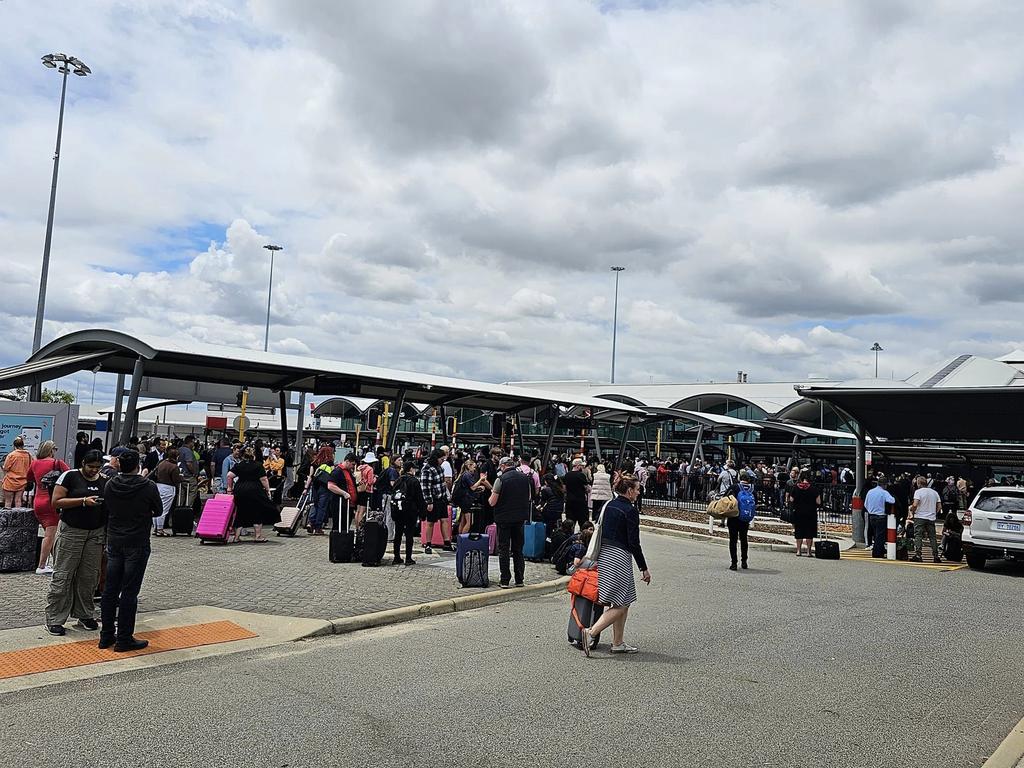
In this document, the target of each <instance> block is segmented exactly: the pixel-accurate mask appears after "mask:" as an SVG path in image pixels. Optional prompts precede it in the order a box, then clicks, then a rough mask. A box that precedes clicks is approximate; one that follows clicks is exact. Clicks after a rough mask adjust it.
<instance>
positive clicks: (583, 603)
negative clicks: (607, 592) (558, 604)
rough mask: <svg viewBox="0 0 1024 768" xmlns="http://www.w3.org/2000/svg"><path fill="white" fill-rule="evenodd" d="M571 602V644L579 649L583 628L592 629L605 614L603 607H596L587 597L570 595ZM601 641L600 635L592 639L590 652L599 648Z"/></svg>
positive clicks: (569, 632)
mask: <svg viewBox="0 0 1024 768" xmlns="http://www.w3.org/2000/svg"><path fill="white" fill-rule="evenodd" d="M570 597H571V598H572V599H571V600H570V601H569V630H568V634H569V644H570V645H572V646H574V647H576V648H579V647H581V644H582V642H583V627H592V626H594V622H595V621H597V620H598V619H599V618H601V614H602V613H604V606H603V605H596V604H595V603H592V602H591V601H590V600H587V598H585V597H580V596H579V595H570ZM600 641H601V635H600V633H598V634H597V635H594V636H593V637H591V638H590V650H594V649H595V648H597V645H598V643H599V642H600Z"/></svg>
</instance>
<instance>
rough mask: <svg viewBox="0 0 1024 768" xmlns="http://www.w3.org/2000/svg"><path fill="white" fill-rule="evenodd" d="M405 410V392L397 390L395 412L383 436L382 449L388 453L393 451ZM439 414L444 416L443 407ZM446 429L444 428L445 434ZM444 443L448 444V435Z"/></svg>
mask: <svg viewBox="0 0 1024 768" xmlns="http://www.w3.org/2000/svg"><path fill="white" fill-rule="evenodd" d="M403 408H405V390H404V389H400V390H398V394H396V395H395V412H394V413H393V414H392V415H391V421H390V422H389V423H388V433H387V434H386V435H384V447H385V448H386V449H387V450H389V451H394V450H395V438H396V437H398V420H399V419H400V418H402V409H403ZM441 413H442V414H444V406H443V405H442V406H441ZM447 431H448V427H447V426H446V427H445V432H446V433H447ZM444 441H445V443H446V444H447V443H448V435H447V434H445V436H444Z"/></svg>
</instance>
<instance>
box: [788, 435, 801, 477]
mask: <svg viewBox="0 0 1024 768" xmlns="http://www.w3.org/2000/svg"><path fill="white" fill-rule="evenodd" d="M799 442H800V435H793V445H796V444H797V443H799ZM796 458H797V457H796V448H794V449H793V452H792V453H791V454H789V459H787V460H786V471H787V472H789V470H791V469H792V468H793V462H794V461H796Z"/></svg>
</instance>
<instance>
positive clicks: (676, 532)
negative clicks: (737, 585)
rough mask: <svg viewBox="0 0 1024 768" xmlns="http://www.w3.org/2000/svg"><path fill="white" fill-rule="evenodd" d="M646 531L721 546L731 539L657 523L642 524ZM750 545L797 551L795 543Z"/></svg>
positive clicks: (752, 547)
mask: <svg viewBox="0 0 1024 768" xmlns="http://www.w3.org/2000/svg"><path fill="white" fill-rule="evenodd" d="M640 527H641V528H642V529H643V530H644V533H660V534H661V535H663V536H674V537H675V538H677V539H697V540H698V541H710V542H712V543H713V544H718V545H720V546H728V545H729V540H728V539H724V538H722V537H720V536H710V535H708V534H706V533H696V532H695V531H684V530H681V529H674V528H659V527H658V526H655V525H642V524H641V526H640ZM748 547H749V548H750V549H753V550H760V551H762V552H768V551H770V552H795V551H796V545H795V544H782V543H779V544H763V543H761V542H759V541H752V542H750V543H749V544H748Z"/></svg>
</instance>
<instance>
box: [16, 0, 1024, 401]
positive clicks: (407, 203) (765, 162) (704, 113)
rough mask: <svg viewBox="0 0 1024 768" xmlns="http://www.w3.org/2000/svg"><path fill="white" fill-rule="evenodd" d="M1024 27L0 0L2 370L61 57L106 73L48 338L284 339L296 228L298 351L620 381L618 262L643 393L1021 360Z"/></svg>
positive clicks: (932, 17)
mask: <svg viewBox="0 0 1024 768" xmlns="http://www.w3.org/2000/svg"><path fill="white" fill-rule="evenodd" d="M1022 32H1024V4H1021V3H1019V2H1017V1H1016V0H1006V1H1005V2H1000V1H999V0H991V1H987V2H986V1H983V0H928V2H924V1H923V0H921V1H920V2H911V1H909V0H907V1H904V0H850V1H849V2H839V1H838V0H837V1H836V2H822V1H821V0H775V1H774V2H753V1H740V0H736V1H735V2H718V1H708V2H692V1H684V0H680V1H679V2H652V1H650V0H648V1H647V2H587V1H586V0H554V1H552V0H538V1H537V2H526V1H524V2H512V1H511V0H509V1H507V2H500V1H494V2H487V1H483V2H472V3H470V2H461V0H389V1H388V2H376V1H371V0H348V1H347V2H338V1H337V0H287V2H286V1H285V0H250V2H241V1H240V2H212V1H211V0H166V1H165V2H159V1H157V0H126V1H125V2H113V1H112V0H87V1H85V2H79V3H67V2H54V1H51V0H6V1H5V2H2V3H0V72H2V76H0V103H2V104H3V110H2V111H0V180H2V183H0V233H2V242H3V248H4V256H3V258H4V260H5V264H6V267H7V268H6V270H5V272H6V274H5V279H6V286H5V290H4V298H5V300H4V301H3V302H0V322H2V325H3V328H4V329H5V333H4V334H2V336H0V362H2V363H4V364H9V363H12V362H16V361H20V360H23V359H24V357H25V356H26V354H27V353H28V350H29V347H30V342H31V335H32V322H33V316H34V311H35V300H36V293H37V290H38V278H39V264H40V257H41V251H42V244H43V235H44V229H45V217H46V207H47V196H48V193H49V181H50V172H51V161H52V152H53V140H54V132H55V127H56V118H57V106H58V97H59V87H60V82H59V76H58V75H56V74H55V73H54V72H53V71H52V70H47V69H45V68H44V67H42V66H41V64H40V63H39V57H40V56H41V55H42V54H44V53H48V52H56V51H64V52H67V53H69V54H72V55H75V56H78V57H79V58H81V59H82V60H83V61H85V62H86V63H87V64H88V65H89V66H90V67H91V68H92V70H93V72H94V75H93V76H91V77H88V78H72V79H71V80H70V81H69V84H68V86H69V96H68V107H67V114H66V119H65V136H64V147H63V152H62V158H61V174H60V185H59V191H58V198H57V217H56V226H55V233H54V244H53V257H52V264H51V273H50V293H49V297H48V303H47V321H46V327H45V333H44V339H49V338H53V337H54V336H56V335H57V334H59V333H63V332H66V331H68V330H72V329H75V328H82V327H90V326H100V327H115V328H121V329H126V330H130V331H136V332H139V333H146V334H156V335H169V336H174V337H176V338H179V339H188V338H193V339H199V340H203V341H212V342H217V343H226V344H231V345H235V346H243V347H251V348H254V349H255V348H261V347H262V342H263V322H264V313H265V311H266V304H265V302H266V292H267V279H268V272H269V260H268V258H267V251H265V250H263V249H262V246H263V245H264V244H266V243H269V242H274V243H279V244H281V245H282V246H284V250H283V251H282V252H281V253H280V255H279V257H278V261H277V265H278V268H277V269H276V270H275V274H274V300H273V311H272V320H271V324H272V325H271V341H270V345H271V349H273V350H275V351H279V352H288V353H295V354H315V355H318V356H324V357H333V358H337V359H343V360H352V361H359V362H368V363H376V364H382V365H389V366H394V367H401V368H409V369H413V370H423V371H430V372H434V373H445V374H452V375H458V376H468V377H474V378H484V379H489V380H496V381H502V380H517V379H567V378H586V379H592V380H595V381H599V380H607V377H608V372H609V370H608V369H609V361H610V347H611V343H610V342H611V326H612V323H611V317H612V290H613V278H612V275H611V273H610V272H609V266H610V265H612V264H619V265H623V266H626V267H627V271H626V272H625V273H623V278H622V282H621V285H620V304H619V345H618V346H619V358H618V366H617V367H618V376H617V378H618V380H619V381H620V382H626V381H629V382H637V383H643V382H648V381H654V382H670V381H678V382H692V381H698V380H708V379H717V380H729V379H731V378H733V377H734V376H735V371H736V370H738V369H743V370H746V371H748V372H749V376H750V380H751V381H768V380H786V379H794V380H797V379H803V378H804V377H806V376H808V375H815V376H828V377H837V378H856V377H863V376H870V375H872V374H873V356H872V354H871V353H870V352H868V349H869V348H870V346H871V344H872V343H873V342H875V341H878V342H880V343H881V344H882V346H883V347H884V348H885V350H886V351H885V352H884V353H883V355H882V358H881V373H882V374H883V375H884V376H886V377H889V376H892V375H895V376H896V377H897V378H903V377H906V376H908V375H910V374H912V373H913V372H915V371H916V370H918V369H919V368H921V367H923V366H925V365H928V364H930V363H933V362H936V361H938V360H940V359H943V358H946V357H950V356H952V355H955V354H959V353H961V352H971V353H975V354H982V355H991V356H997V355H999V354H1002V353H1005V352H1008V351H1010V350H1011V349H1013V348H1015V347H1020V346H1024V328H1022V325H1021V321H1020V317H1019V316H1020V314H1021V309H1022V302H1024V264H1022V260H1021V258H1020V256H1021V250H1022V245H1024V224H1022V220H1024V216H1022V213H1021V212H1022V211H1024V130H1022V127H1024V106H1022V105H1024V58H1022V57H1021V56H1020V39H1021V34H1022ZM68 381H69V380H67V379H65V380H64V382H63V383H64V385H65V387H67V386H68ZM82 381H83V382H84V381H86V379H84V378H83V379H82ZM89 381H91V377H89ZM100 386H101V388H103V387H108V386H109V384H107V383H101V385H100ZM84 387H85V385H84V384H83V389H84ZM72 388H73V387H72Z"/></svg>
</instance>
